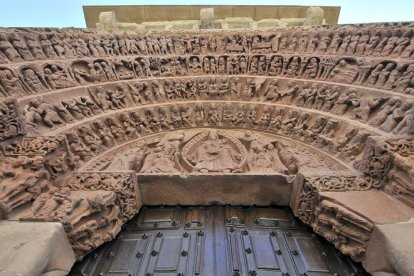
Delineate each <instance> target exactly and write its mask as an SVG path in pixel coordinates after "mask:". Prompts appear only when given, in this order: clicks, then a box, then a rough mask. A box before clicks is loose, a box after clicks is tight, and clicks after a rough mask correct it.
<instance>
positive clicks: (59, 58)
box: [0, 23, 414, 275]
mask: <svg viewBox="0 0 414 276" xmlns="http://www.w3.org/2000/svg"><path fill="white" fill-rule="evenodd" d="M413 31H414V26H413V24H412V23H395V24H393V23H387V24H364V25H335V26H315V27H291V28H278V29H267V30H265V31H260V30H258V29H255V30H203V31H202V30H198V31H185V32H183V31H169V32H152V33H146V32H142V33H131V32H129V33H109V32H97V31H94V30H89V29H30V28H25V29H0V96H1V98H0V101H1V105H0V110H1V116H0V121H1V124H0V141H1V153H0V158H1V163H0V170H1V178H0V179H1V180H0V181H1V182H0V219H1V221H0V229H2V228H3V229H4V230H2V231H3V233H9V234H8V235H12V234H10V233H17V232H19V231H20V232H21V231H23V234H22V235H23V236H27V235H28V236H30V233H32V235H33V237H35V236H36V235H37V232H36V231H37V230H36V229H37V228H38V227H45V229H42V230H39V231H40V233H43V235H46V233H49V232H53V231H55V232H53V233H51V234H50V235H51V236H53V238H51V239H50V241H49V242H50V243H51V244H52V243H53V241H55V245H50V247H51V248H55V249H59V250H57V252H60V253H56V252H55V253H54V254H61V256H64V257H61V258H56V257H49V259H48V260H49V262H48V263H44V262H43V264H42V266H39V265H38V263H39V262H40V261H39V262H34V263H35V264H36V265H35V266H36V267H37V268H36V269H37V272H36V273H39V274H40V273H45V274H44V275H61V274H59V273H63V274H64V272H65V271H66V272H67V271H69V270H70V267H71V266H72V264H73V262H74V260H75V258H76V259H77V260H82V259H83V258H84V257H85V256H86V255H87V254H88V253H89V252H91V251H93V250H94V249H96V248H98V247H99V246H100V245H102V244H104V243H106V242H109V241H111V240H113V239H115V238H116V237H117V234H118V233H119V232H120V231H121V229H122V227H123V225H124V224H125V223H126V222H127V221H129V220H130V219H131V218H133V217H134V216H135V215H136V214H138V211H139V210H140V208H141V207H142V206H144V205H145V206H159V205H169V206H176V205H188V206H194V205H196V206H209V205H226V204H229V205H233V206H236V205H242V206H253V205H254V206H271V205H277V206H288V207H290V209H291V210H292V212H293V214H294V215H295V216H296V217H297V218H299V219H300V221H301V222H303V223H304V224H306V225H308V226H310V227H311V228H312V229H313V230H314V232H315V233H316V234H318V235H320V236H322V237H324V238H325V239H326V240H328V241H329V242H330V243H332V244H333V245H334V246H335V247H336V248H337V250H339V251H340V252H342V253H343V254H344V255H347V256H350V258H352V260H354V261H356V262H362V264H363V265H364V267H365V269H366V270H367V271H368V272H370V273H372V274H373V275H375V274H376V273H378V275H380V273H382V272H387V273H394V274H400V275H410V272H411V273H412V272H413V270H412V269H413V268H412V264H410V258H411V257H412V249H413V248H414V247H413V238H412V233H413V231H414V226H413V225H412V222H410V219H411V218H412V216H413V208H414V184H413V182H412V178H413V174H414V171H413V164H414V163H413V161H414V160H413V158H414V142H413V140H412V138H413V134H414V105H413V104H414V36H413V35H414V33H413ZM49 226H50V227H51V228H48V227H49ZM30 227H34V228H33V229H32V228H30ZM46 228H48V229H49V230H47V229H46ZM30 229H32V230H30ZM50 229H52V230H50ZM53 229H54V230H53ZM7 231H9V232H7ZM24 231H26V232H24ZM48 231H49V232H48ZM20 232H19V233H20ZM24 233H26V234H24ZM4 235H5V234H4ZM39 235H40V236H42V234H39ZM0 237H1V238H2V242H3V240H6V239H7V235H6V236H2V234H0ZM43 237H44V236H43ZM56 244H59V245H56ZM5 245H6V243H5ZM35 247H36V246H35ZM10 248H14V247H10ZM49 249H50V248H49ZM410 249H411V252H410V251H409V250H410ZM13 250H15V251H16V252H17V253H16V254H17V255H16V256H19V253H18V251H19V250H18V249H13ZM63 252H64V253H63ZM404 252H409V253H407V254H408V255H405V253H404ZM2 254H3V253H2ZM65 254H66V255H65ZM51 255H53V254H51ZM21 256H24V255H21ZM9 257H10V256H9ZM35 257H36V256H34V257H33V256H32V257H31V259H33V258H35ZM9 260H10V262H11V263H13V262H14V261H16V260H15V259H14V261H13V259H9ZM397 260H399V261H397ZM33 271H34V270H32V272H33ZM48 271H54V273H56V274H47V273H46V272H48ZM36 273H34V274H36ZM283 273H285V272H283ZM34 274H30V273H29V274H24V275H34ZM111 275H112V274H111ZM114 275H124V274H114ZM125 275H127V274H125ZM143 275H144V274H143ZM145 275H153V274H145ZM154 275H157V274H154ZM160 275H163V274H160ZM177 275H179V274H177ZM196 275H197V274H196ZM231 275H237V274H231ZM249 275H256V274H249ZM258 275H261V274H258ZM266 275H267V274H266ZM269 275H270V274H269ZM271 275H276V274H271ZM281 275H288V274H281ZM301 275H305V274H301ZM309 275H310V274H309ZM312 275H319V274H312ZM381 275H382V274H381Z"/></svg>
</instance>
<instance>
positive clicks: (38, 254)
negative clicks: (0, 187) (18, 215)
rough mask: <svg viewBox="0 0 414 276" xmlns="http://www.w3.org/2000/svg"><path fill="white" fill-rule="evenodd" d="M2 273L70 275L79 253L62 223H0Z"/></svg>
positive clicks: (0, 268) (8, 274)
mask: <svg viewBox="0 0 414 276" xmlns="http://www.w3.org/2000/svg"><path fill="white" fill-rule="evenodd" d="M0 241H1V242H0V275H1V276H6V275H7V276H10V275H20V276H32V275H48V276H52V275H53V276H58V275H66V274H67V273H68V272H69V271H70V269H71V267H72V265H73V263H74V262H75V255H74V253H73V250H72V247H71V246H70V244H69V241H68V239H67V237H66V233H65V231H64V230H63V226H62V225H61V224H60V223H55V222H40V223H37V222H16V221H1V222H0Z"/></svg>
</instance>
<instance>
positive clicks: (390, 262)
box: [363, 220, 414, 276]
mask: <svg viewBox="0 0 414 276" xmlns="http://www.w3.org/2000/svg"><path fill="white" fill-rule="evenodd" d="M412 237H414V222H413V221H412V220H410V222H407V223H395V224H385V225H377V226H376V227H375V228H374V231H373V234H372V237H371V241H370V242H369V243H368V249H367V252H366V255H365V260H364V262H363V264H364V267H365V269H366V270H367V271H368V272H370V273H371V274H372V275H374V276H380V275H396V274H397V275H414V262H413V260H414V240H413V238H412Z"/></svg>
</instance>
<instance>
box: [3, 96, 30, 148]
mask: <svg viewBox="0 0 414 276" xmlns="http://www.w3.org/2000/svg"><path fill="white" fill-rule="evenodd" d="M0 112H1V113H0V114H1V116H0V141H4V140H7V139H10V138H14V137H16V136H19V135H24V134H26V129H25V124H24V118H23V114H21V111H20V109H19V107H18V105H17V101H16V99H15V98H6V99H4V100H2V101H0Z"/></svg>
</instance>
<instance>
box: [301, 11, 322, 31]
mask: <svg viewBox="0 0 414 276" xmlns="http://www.w3.org/2000/svg"><path fill="white" fill-rule="evenodd" d="M323 20H324V10H323V9H322V8H320V7H309V8H308V10H307V11H306V19H305V22H304V23H303V25H304V26H315V25H322V24H323Z"/></svg>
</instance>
